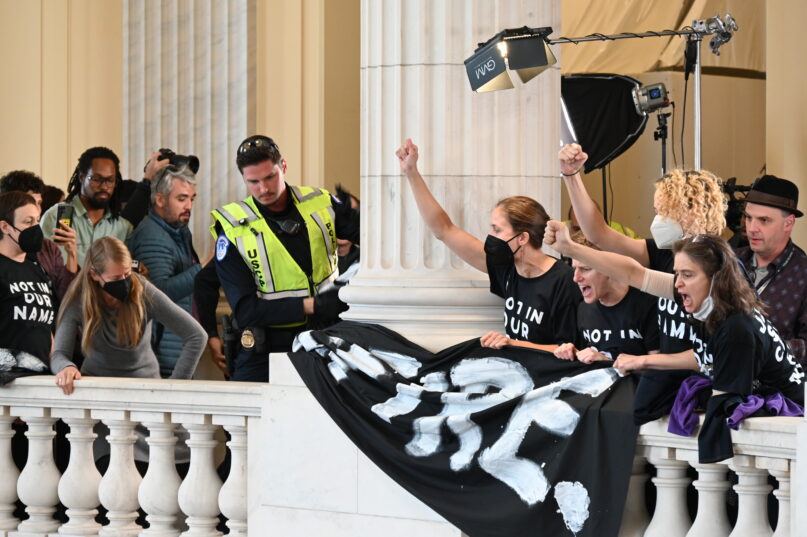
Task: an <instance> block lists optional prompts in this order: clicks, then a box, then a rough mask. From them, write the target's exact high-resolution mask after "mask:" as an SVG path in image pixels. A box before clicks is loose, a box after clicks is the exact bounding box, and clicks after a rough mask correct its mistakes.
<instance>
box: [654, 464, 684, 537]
mask: <svg viewBox="0 0 807 537" xmlns="http://www.w3.org/2000/svg"><path fill="white" fill-rule="evenodd" d="M650 453H651V455H650V456H649V457H648V460H649V461H650V463H651V464H653V466H655V467H656V477H654V478H653V479H652V481H653V483H654V484H655V485H656V491H657V493H656V510H655V512H654V513H653V519H652V520H651V521H650V525H649V526H648V527H647V531H645V534H644V537H684V535H686V533H687V531H688V530H689V527H690V525H691V521H690V520H689V512H688V511H687V501H686V492H687V487H688V486H689V482H690V479H689V478H688V477H686V473H687V469H688V468H689V464H687V463H686V462H683V461H678V460H675V459H674V455H675V450H674V449H667V448H650Z"/></svg>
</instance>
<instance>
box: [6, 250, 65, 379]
mask: <svg viewBox="0 0 807 537" xmlns="http://www.w3.org/2000/svg"><path fill="white" fill-rule="evenodd" d="M54 317H55V311H54V308H53V289H51V285H50V280H49V279H48V276H47V275H46V274H45V271H43V270H42V268H41V267H40V266H39V265H38V264H36V263H34V262H32V261H29V260H27V259H26V260H25V261H23V262H22V263H19V262H17V261H14V260H13V259H9V258H8V257H6V256H4V255H0V348H3V349H10V350H12V351H25V352H27V353H29V354H32V355H34V356H36V357H37V358H39V359H40V360H42V361H43V362H44V363H46V364H47V363H49V357H50V344H51V328H52V327H53V321H54Z"/></svg>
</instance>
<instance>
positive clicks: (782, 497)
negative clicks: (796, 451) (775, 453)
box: [756, 457, 804, 537]
mask: <svg viewBox="0 0 807 537" xmlns="http://www.w3.org/2000/svg"><path fill="white" fill-rule="evenodd" d="M756 463H757V468H765V469H766V470H768V472H770V474H771V475H772V476H773V477H775V478H776V481H777V482H778V483H779V486H778V487H777V488H776V490H774V491H773V495H774V496H776V500H777V501H778V502H779V517H778V519H777V520H776V531H775V532H773V537H790V532H791V526H790V515H791V513H790V479H791V478H790V471H791V469H792V466H791V461H790V460H788V459H770V458H767V457H757V460H756ZM802 464H804V463H802Z"/></svg>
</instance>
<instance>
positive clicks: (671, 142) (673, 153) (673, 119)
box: [670, 101, 678, 168]
mask: <svg viewBox="0 0 807 537" xmlns="http://www.w3.org/2000/svg"><path fill="white" fill-rule="evenodd" d="M670 105H672V109H673V111H672V134H673V135H672V136H671V137H670V138H671V140H670V149H672V155H673V166H674V167H676V168H678V159H677V158H675V101H670Z"/></svg>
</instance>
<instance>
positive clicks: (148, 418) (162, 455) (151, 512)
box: [132, 412, 181, 537]
mask: <svg viewBox="0 0 807 537" xmlns="http://www.w3.org/2000/svg"><path fill="white" fill-rule="evenodd" d="M132 418H133V419H136V420H137V421H140V422H141V423H143V425H144V426H145V427H147V428H148V430H149V436H148V438H147V439H146V442H148V445H149V468H148V470H147V471H146V475H145V476H144V477H143V482H142V483H141V484H140V490H139V491H138V493H137V497H138V499H139V500H140V507H142V508H143V510H144V511H145V512H146V515H147V516H146V520H147V521H148V523H149V528H148V529H146V530H144V531H142V532H141V533H140V536H141V537H156V536H160V537H176V536H177V535H179V530H177V529H176V522H177V518H178V516H179V500H178V499H177V493H178V491H179V484H180V481H181V480H180V478H179V474H177V470H176V462H175V460H174V447H175V446H176V442H177V439H176V436H174V429H175V428H176V425H174V424H173V423H171V415H170V414H169V413H167V412H137V413H133V414H132Z"/></svg>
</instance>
